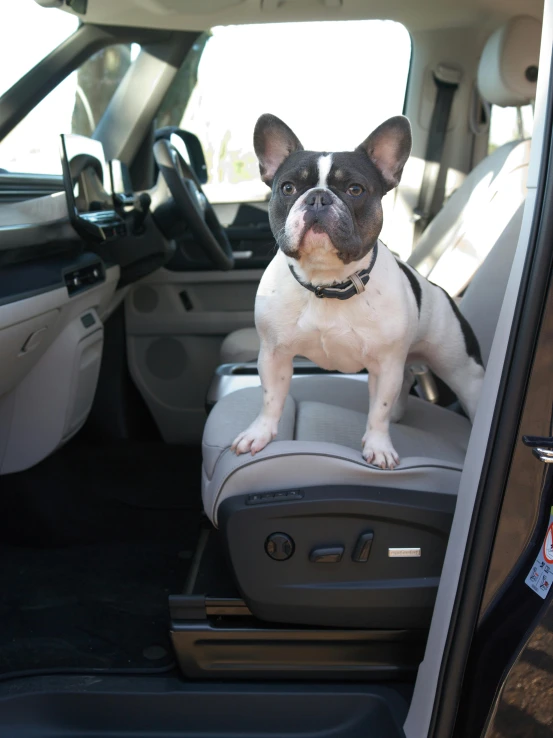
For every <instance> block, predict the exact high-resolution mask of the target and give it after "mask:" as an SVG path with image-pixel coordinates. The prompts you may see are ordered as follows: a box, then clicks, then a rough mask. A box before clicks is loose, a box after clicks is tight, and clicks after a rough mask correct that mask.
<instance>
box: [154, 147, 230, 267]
mask: <svg viewBox="0 0 553 738" xmlns="http://www.w3.org/2000/svg"><path fill="white" fill-rule="evenodd" d="M153 152H154V159H155V160H156V164H157V166H158V167H159V171H160V172H161V175H162V177H163V179H164V180H165V183H166V184H167V187H168V188H169V192H170V193H171V196H172V198H173V200H174V202H175V205H176V206H177V208H178V209H179V211H180V213H181V215H182V216H183V217H184V220H185V221H186V224H187V226H188V227H189V228H190V230H191V231H192V233H193V234H194V236H195V237H196V239H197V240H198V242H199V244H200V246H201V247H202V248H203V249H204V251H205V252H206V254H207V256H208V257H209V259H210V260H211V262H212V264H213V265H214V266H215V267H216V268H217V269H223V270H225V271H227V270H229V269H232V267H233V266H234V257H233V254H232V248H231V245H230V242H229V240H228V237H227V234H226V233H225V230H224V228H223V227H222V225H221V224H220V222H219V218H218V217H217V214H216V213H215V210H214V209H213V207H212V205H211V204H210V202H209V200H208V199H207V197H206V196H205V194H204V192H203V190H202V187H201V185H200V183H199V182H198V179H197V178H196V175H195V174H194V172H193V171H192V169H191V168H190V167H189V166H188V164H187V163H186V162H185V160H184V159H183V158H182V156H181V155H180V153H179V151H178V149H177V148H176V147H175V146H173V144H172V143H171V142H170V141H167V140H166V139H161V140H160V141H156V143H155V144H154V149H153Z"/></svg>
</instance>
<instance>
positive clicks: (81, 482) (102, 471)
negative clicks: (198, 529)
mask: <svg viewBox="0 0 553 738" xmlns="http://www.w3.org/2000/svg"><path fill="white" fill-rule="evenodd" d="M200 469H201V455H200V449H199V448H187V447H182V446H169V445H166V444H163V443H135V442H132V443H126V442H120V443H115V444H109V445H102V446H91V445H89V444H82V443H79V442H78V441H74V442H72V443H70V444H68V445H67V446H65V447H64V448H63V449H61V450H60V451H58V452H56V453H55V454H53V455H52V456H50V457H48V458H47V459H45V460H44V461H43V462H41V463H40V464H38V465H37V466H35V467H33V468H32V469H29V470H27V471H24V472H21V473H19V474H9V475H7V476H5V477H2V494H1V495H0V541H2V542H10V543H15V544H17V545H21V544H27V543H29V544H30V545H34V546H37V545H39V546H52V545H71V544H73V543H75V544H81V543H94V542H98V541H113V542H117V541H136V542H138V541H144V540H150V541H165V540H167V539H168V538H169V539H171V538H177V537H179V536H180V535H181V526H182V521H183V519H184V520H186V518H187V515H186V513H187V512H188V511H192V512H200V511H201V508H202V503H201V494H200Z"/></svg>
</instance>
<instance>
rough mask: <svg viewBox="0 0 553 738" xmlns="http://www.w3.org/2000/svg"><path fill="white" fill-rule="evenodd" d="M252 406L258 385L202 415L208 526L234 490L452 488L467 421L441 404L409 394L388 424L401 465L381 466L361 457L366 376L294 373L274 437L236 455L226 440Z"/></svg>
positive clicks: (248, 417) (257, 401)
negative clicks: (404, 407) (338, 486)
mask: <svg viewBox="0 0 553 738" xmlns="http://www.w3.org/2000/svg"><path fill="white" fill-rule="evenodd" d="M260 406H261V390H260V388H249V389H243V390H239V391H237V392H233V393H231V394H229V395H227V396H226V397H223V398H222V399H221V400H220V401H219V402H218V403H217V405H216V406H215V407H214V408H213V410H212V411H211V413H210V415H209V417H208V420H207V423H206V427H205V432H204V441H203V459H204V462H203V471H202V494H203V502H204V508H205V511H206V513H207V515H208V517H209V518H210V519H211V520H212V521H213V522H214V523H215V524H217V510H218V508H219V506H220V505H221V503H222V502H223V501H224V500H225V499H227V498H228V497H231V496H233V495H237V494H250V493H253V492H264V491H265V492H266V491H271V490H278V489H292V488H297V487H308V486H316V485H322V484H324V485H331V484H353V485H371V486H382V487H394V488H401V489H413V490H424V491H428V492H445V493H449V494H452V495H455V494H456V493H457V489H458V485H459V479H460V474H461V470H462V465H463V460H464V457H465V453H466V449H467V444H468V439H469V435H470V423H469V421H468V420H467V419H466V418H464V417H462V416H460V415H457V414H455V413H453V412H451V411H449V410H446V409H444V408H440V407H437V406H435V405H431V404H430V403H427V402H425V401H423V400H419V399H418V398H416V397H410V398H409V403H408V408H407V411H406V414H405V416H404V418H403V419H402V422H401V423H397V424H394V425H393V426H392V430H391V435H392V439H393V441H394V444H395V446H396V448H397V450H398V452H399V454H400V455H401V457H402V458H401V463H400V465H399V467H398V468H397V469H395V470H393V471H387V470H382V469H378V468H376V467H373V466H371V465H369V464H367V463H366V462H365V460H364V459H363V457H362V455H361V437H362V435H363V433H364V430H365V425H366V421H367V415H366V413H367V410H368V391H367V379H366V377H364V378H362V379H357V378H351V377H325V376H321V377H310V378H302V377H297V378H295V379H294V380H293V381H292V388H291V393H290V395H289V396H288V398H287V399H286V403H285V408H284V413H283V416H282V420H281V422H280V425H279V433H278V436H277V438H276V439H275V440H274V441H273V442H272V443H270V444H269V445H268V446H267V447H266V448H265V449H263V451H260V452H259V453H258V454H256V455H255V456H254V457H252V456H251V455H249V454H245V455H242V456H236V455H235V454H233V453H232V452H231V451H230V445H231V443H232V441H233V440H234V438H235V436H236V435H238V433H239V432H240V431H242V430H244V429H245V428H246V427H247V425H248V424H249V423H250V422H251V421H252V420H253V419H254V418H255V417H256V416H257V414H258V412H259V409H260Z"/></svg>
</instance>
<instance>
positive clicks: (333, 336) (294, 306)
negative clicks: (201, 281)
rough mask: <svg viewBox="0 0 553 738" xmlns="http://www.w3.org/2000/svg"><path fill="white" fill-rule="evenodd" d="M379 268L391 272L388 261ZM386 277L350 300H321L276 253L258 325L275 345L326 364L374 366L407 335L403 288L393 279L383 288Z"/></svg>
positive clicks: (352, 368)
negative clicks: (386, 265) (401, 289)
mask: <svg viewBox="0 0 553 738" xmlns="http://www.w3.org/2000/svg"><path fill="white" fill-rule="evenodd" d="M379 267H380V268H381V269H383V268H384V276H387V271H386V269H385V264H384V265H380V264H377V268H376V269H375V272H376V271H377V270H378V268H379ZM375 277H376V274H375ZM383 281H384V280H383V278H382V275H380V279H376V278H375V279H374V280H373V281H371V282H369V284H368V286H367V289H366V291H365V292H363V293H362V294H361V295H356V296H354V297H351V298H350V299H348V300H338V299H333V298H322V299H319V298H317V297H315V295H313V293H311V292H308V291H307V290H305V288H304V287H301V286H300V285H299V284H298V283H297V282H296V281H295V280H294V278H293V277H292V276H291V274H290V270H289V268H288V265H287V264H286V262H285V261H284V260H283V259H282V258H281V257H279V256H277V257H275V259H274V261H273V262H272V263H271V265H270V267H269V268H268V270H267V271H266V272H265V275H264V276H263V279H262V281H261V284H260V288H259V291H258V295H257V300H256V320H257V322H258V330H259V329H260V328H261V329H262V330H263V333H264V335H265V337H266V340H268V341H269V343H270V344H272V345H275V346H281V347H282V348H285V349H286V351H287V352H289V353H291V354H293V355H296V356H303V357H305V358H307V359H310V360H311V361H313V362H314V363H315V364H318V365H319V366H320V367H322V368H323V369H327V370H334V371H339V372H344V373H353V372H358V371H360V370H361V369H365V368H366V369H369V370H370V367H371V365H372V366H374V362H378V361H379V359H380V358H381V357H382V356H383V354H384V353H386V352H389V351H390V350H391V348H392V346H394V344H396V343H397V341H400V342H401V341H403V340H405V334H406V328H407V315H406V310H405V307H404V305H403V304H402V301H401V299H400V298H401V292H398V290H397V289H396V288H394V285H393V284H392V289H390V288H388V289H382V288H380V287H379V286H378V285H379V284H380V283H381V282H383ZM388 287H390V284H389V280H388Z"/></svg>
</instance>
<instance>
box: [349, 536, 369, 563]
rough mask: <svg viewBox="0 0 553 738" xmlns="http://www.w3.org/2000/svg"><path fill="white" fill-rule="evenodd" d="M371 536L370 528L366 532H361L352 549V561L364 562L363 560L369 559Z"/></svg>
mask: <svg viewBox="0 0 553 738" xmlns="http://www.w3.org/2000/svg"><path fill="white" fill-rule="evenodd" d="M373 538H374V533H373V532H372V530H370V531H367V532H366V533H361V535H360V536H359V538H358V539H357V543H356V544H355V548H354V549H353V554H352V555H351V559H352V561H357V562H359V563H364V562H365V561H368V560H369V554H370V552H371V546H372V545H373Z"/></svg>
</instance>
